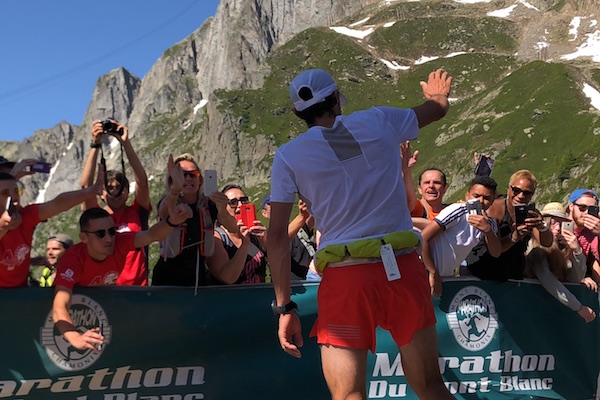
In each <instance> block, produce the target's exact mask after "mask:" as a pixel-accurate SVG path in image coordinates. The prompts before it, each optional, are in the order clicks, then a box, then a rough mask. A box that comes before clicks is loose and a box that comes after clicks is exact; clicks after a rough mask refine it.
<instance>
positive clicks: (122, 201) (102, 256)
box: [0, 121, 600, 349]
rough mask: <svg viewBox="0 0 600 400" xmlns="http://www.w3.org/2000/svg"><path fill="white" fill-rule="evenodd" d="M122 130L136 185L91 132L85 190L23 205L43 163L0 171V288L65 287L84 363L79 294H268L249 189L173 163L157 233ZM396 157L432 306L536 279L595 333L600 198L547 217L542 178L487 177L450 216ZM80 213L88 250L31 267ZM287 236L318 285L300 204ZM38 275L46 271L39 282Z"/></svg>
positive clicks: (57, 309) (553, 208) (61, 305)
mask: <svg viewBox="0 0 600 400" xmlns="http://www.w3.org/2000/svg"><path fill="white" fill-rule="evenodd" d="M111 122H112V124H113V132H111V133H110V134H111V135H112V136H113V137H114V140H117V141H118V142H119V143H120V144H121V146H122V153H123V154H125V155H126V156H127V160H128V165H129V166H130V168H131V171H132V172H133V178H134V182H131V183H130V182H129V180H128V178H127V177H126V175H125V163H124V161H123V157H122V162H121V166H122V171H117V170H108V171H106V166H105V164H106V162H105V160H104V155H103V150H102V146H103V140H104V141H105V138H106V136H105V135H107V134H109V132H107V131H106V122H101V121H95V122H94V124H93V126H92V132H91V143H90V152H89V154H88V157H87V160H86V163H85V166H84V170H83V175H82V178H81V189H79V190H75V191H71V192H65V193H62V194H60V195H59V196H57V197H56V198H55V199H53V200H50V201H47V202H44V203H41V204H30V205H22V204H20V196H21V193H22V190H21V186H20V184H19V178H21V177H23V176H26V175H30V174H33V173H35V172H33V170H32V168H31V167H32V166H33V165H35V164H36V163H37V162H38V160H33V159H26V160H22V161H19V162H11V161H9V160H7V159H6V158H4V157H0V208H3V212H2V214H1V216H0V250H1V251H2V254H3V259H2V260H0V287H2V288H9V287H25V286H40V287H55V293H56V294H55V300H54V318H55V320H56V321H57V322H58V321H61V324H62V325H61V331H64V332H65V333H66V337H67V339H68V340H69V341H71V342H72V343H73V344H74V345H75V346H76V347H78V348H82V349H83V348H88V347H89V348H91V347H93V346H95V345H96V344H97V343H98V341H99V340H100V337H99V336H98V335H99V333H98V332H93V331H91V332H90V333H89V337H84V335H81V334H77V335H73V334H71V333H69V332H70V330H71V328H72V326H71V325H72V324H71V323H70V322H69V318H68V312H67V310H68V304H69V301H70V296H71V292H72V290H73V288H74V287H75V286H76V285H84V286H97V285H141V286H144V285H148V284H150V283H151V284H152V285H155V286H193V287H196V288H198V287H199V286H207V285H222V284H253V283H269V282H270V272H269V263H268V254H267V246H266V242H267V232H268V230H267V228H268V227H266V226H265V225H263V223H262V222H261V220H260V219H258V218H257V216H256V212H255V211H254V206H253V205H252V206H251V207H250V208H248V207H246V206H248V205H250V204H251V202H250V199H249V196H247V195H246V194H245V192H244V190H243V188H242V187H240V186H238V185H233V184H230V185H227V186H225V187H224V188H223V189H222V191H220V192H214V193H205V190H203V189H204V188H203V182H204V180H203V172H202V169H201V167H200V165H198V163H197V162H196V160H195V159H194V157H193V156H192V155H191V154H187V153H185V154H182V155H180V156H177V157H173V156H170V157H169V159H168V160H167V163H166V164H167V165H166V172H165V190H164V193H163V195H162V196H161V198H160V200H159V201H158V203H157V205H156V213H157V217H158V220H159V222H158V223H157V224H155V225H154V226H152V227H149V223H148V222H149V219H150V215H151V212H152V205H151V202H150V193H149V188H148V178H147V175H146V172H145V170H144V168H143V166H142V164H141V162H140V160H139V158H138V156H137V154H136V152H135V150H134V148H133V146H132V144H131V142H130V141H129V133H128V129H127V127H126V126H124V125H122V124H120V123H119V122H117V121H111ZM399 151H400V152H401V155H402V161H403V163H402V176H403V178H404V183H405V185H406V187H407V188H408V189H407V193H406V197H407V205H408V208H409V211H410V213H411V216H412V219H413V226H414V229H415V231H417V232H420V234H421V235H422V236H421V237H422V261H423V263H424V265H425V268H426V269H427V271H428V273H429V280H430V286H431V293H432V295H434V296H437V297H439V296H440V295H441V294H442V281H443V279H444V278H446V277H457V276H465V275H468V276H471V277H476V278H479V279H483V280H495V281H506V280H509V279H511V280H521V279H523V278H537V279H539V281H540V283H541V284H542V285H543V286H544V288H545V289H546V290H548V292H549V293H550V294H551V295H552V296H553V297H555V298H556V299H557V300H558V301H560V302H561V303H562V304H564V305H565V306H567V307H569V308H570V309H572V310H573V311H575V312H576V313H578V314H579V315H580V316H581V317H582V318H583V319H584V320H585V321H586V322H590V321H592V320H593V319H594V318H595V313H594V311H593V310H592V309H591V308H590V307H588V306H586V305H583V304H581V302H580V301H579V300H578V299H577V298H576V297H575V296H573V295H572V294H571V293H570V292H569V290H568V289H567V287H566V286H565V285H564V282H570V283H582V284H584V285H585V286H587V287H588V288H589V289H590V290H595V291H597V290H598V285H599V284H600V254H599V248H598V237H599V236H600V219H599V218H598V195H597V194H596V192H595V191H594V190H592V189H587V188H583V189H577V190H575V191H573V193H572V194H571V195H570V197H569V201H568V204H566V205H563V204H561V203H560V202H552V203H549V204H547V205H546V206H545V207H544V208H543V209H542V211H539V210H538V209H537V208H536V207H535V204H534V203H533V202H532V198H533V197H534V194H535V192H536V190H537V188H538V181H537V179H536V178H535V176H534V175H533V173H532V172H531V171H528V170H520V171H516V172H515V173H514V174H512V176H511V177H510V179H509V181H508V182H507V185H506V188H505V190H502V189H501V188H502V186H500V188H498V187H497V186H498V184H497V183H496V181H494V179H492V178H491V177H485V176H484V177H481V176H476V177H474V179H473V180H472V181H471V182H470V184H469V187H468V190H467V193H466V196H465V201H460V202H458V203H455V204H447V203H446V202H444V195H445V193H446V191H447V190H448V180H447V177H446V174H445V173H444V172H443V171H442V170H441V169H439V168H436V167H430V168H427V169H425V170H424V171H423V172H422V173H421V174H420V175H419V176H418V180H417V184H416V190H415V185H414V183H413V176H412V175H413V173H412V170H413V168H414V167H415V165H417V164H418V151H414V152H413V151H412V149H411V147H410V143H409V142H406V143H403V144H402V146H401V148H400V149H399ZM99 156H100V157H101V160H100V163H98V157H99ZM94 177H95V179H94ZM411 188H412V189H411ZM131 194H133V195H132V196H130V195H131ZM130 197H131V203H130V204H128V202H129V200H130ZM101 205H102V208H101ZM76 206H81V207H82V210H83V214H82V215H81V218H80V220H79V227H80V231H79V237H78V239H79V243H77V244H74V241H73V239H72V238H71V237H69V236H68V235H66V234H64V233H56V234H54V235H52V236H51V237H49V238H48V239H47V244H46V254H45V255H44V256H38V257H31V255H30V253H31V250H32V249H31V247H32V239H33V235H34V231H35V228H36V226H37V225H38V224H40V223H41V222H43V221H46V220H48V219H49V218H51V217H53V216H56V215H58V214H60V213H62V212H64V211H67V210H69V209H71V208H73V207H76ZM270 207H271V198H270V195H269V194H266V195H265V196H264V197H263V199H262V202H261V203H260V209H259V213H260V215H262V217H263V218H264V220H266V221H267V222H268V221H269V218H270ZM248 209H250V210H251V212H252V213H254V215H253V220H250V222H248V220H244V219H242V218H241V214H243V213H245V212H246V211H247V210H248ZM523 210H524V211H523ZM523 212H524V213H525V215H524V216H522V217H520V213H523ZM248 225H249V226H248ZM288 236H289V240H290V249H291V251H290V255H291V279H292V280H293V281H306V280H308V281H318V280H320V279H321V274H320V273H319V272H317V268H316V267H315V260H314V256H315V253H316V251H317V247H318V242H319V237H320V232H319V231H318V230H317V227H316V226H315V220H314V218H313V216H312V215H311V214H310V209H309V206H308V205H307V204H306V203H305V202H304V201H303V200H299V202H298V214H297V215H295V216H294V218H292V220H291V221H290V223H289V226H288ZM152 242H159V248H160V250H159V253H160V258H159V260H158V261H157V262H156V264H155V265H154V267H153V268H152V266H150V265H149V260H148V245H149V244H150V243H152ZM35 266H40V267H41V269H38V270H37V271H38V272H37V273H35V274H31V275H30V268H31V267H35ZM151 270H152V273H150V271H151Z"/></svg>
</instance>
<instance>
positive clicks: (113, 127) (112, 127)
mask: <svg viewBox="0 0 600 400" xmlns="http://www.w3.org/2000/svg"><path fill="white" fill-rule="evenodd" d="M117 127H118V125H117V124H115V123H114V122H112V121H111V120H110V119H106V120H104V121H102V129H103V130H104V132H106V133H117V134H119V135H123V130H122V129H119V130H117Z"/></svg>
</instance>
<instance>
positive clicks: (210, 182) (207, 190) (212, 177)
mask: <svg viewBox="0 0 600 400" xmlns="http://www.w3.org/2000/svg"><path fill="white" fill-rule="evenodd" d="M218 191H219V189H217V171H216V170H214V169H206V170H204V195H205V196H209V195H210V194H212V193H214V192H218Z"/></svg>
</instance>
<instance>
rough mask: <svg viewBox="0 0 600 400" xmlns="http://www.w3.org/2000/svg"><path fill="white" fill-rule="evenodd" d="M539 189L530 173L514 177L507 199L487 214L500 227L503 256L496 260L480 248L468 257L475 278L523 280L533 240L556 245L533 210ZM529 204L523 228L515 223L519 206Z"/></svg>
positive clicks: (501, 199) (502, 199)
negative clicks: (530, 240) (528, 248)
mask: <svg viewBox="0 0 600 400" xmlns="http://www.w3.org/2000/svg"><path fill="white" fill-rule="evenodd" d="M536 189H537V179H536V178H535V176H534V175H533V174H532V173H531V171H528V170H526V169H523V170H519V171H517V172H515V173H514V174H512V176H511V177H510V179H509V184H508V190H507V196H506V198H504V197H498V198H496V200H494V203H493V204H492V206H490V208H489V209H488V211H487V214H488V215H489V216H490V217H492V218H494V219H495V220H496V223H497V224H498V232H499V234H498V236H499V237H500V241H501V242H502V254H500V256H499V257H498V258H495V257H493V256H492V255H491V254H490V253H489V252H488V251H487V248H486V247H485V245H484V244H479V245H478V246H476V247H475V248H474V249H473V250H472V251H471V253H470V254H469V256H468V257H467V268H468V269H469V271H471V273H472V274H473V275H475V276H476V277H478V278H480V279H484V280H495V281H506V280H508V279H517V280H520V279H523V271H524V270H525V250H526V249H527V243H528V241H529V239H530V238H531V237H532V236H533V237H535V239H536V240H537V241H538V242H539V243H540V245H542V246H544V247H548V246H551V245H552V232H550V231H549V230H548V226H547V225H546V224H545V223H544V220H543V219H542V215H541V214H540V212H539V211H538V210H537V209H535V208H534V207H532V205H533V204H531V200H532V198H533V195H534V194H535V190H536ZM520 204H525V205H527V206H528V208H527V218H526V219H525V223H524V224H521V225H519V226H517V225H516V223H515V206H516V205H520Z"/></svg>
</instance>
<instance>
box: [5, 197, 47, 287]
mask: <svg viewBox="0 0 600 400" xmlns="http://www.w3.org/2000/svg"><path fill="white" fill-rule="evenodd" d="M39 207H40V206H39V204H32V205H30V206H27V207H24V208H20V209H19V214H21V218H22V222H21V225H20V226H19V227H18V228H17V229H14V230H12V231H8V232H6V234H5V235H4V236H3V237H2V239H0V252H1V253H0V257H1V258H0V287H4V288H9V287H24V286H27V277H28V276H29V264H30V261H31V255H30V253H31V242H32V240H33V232H34V231H35V227H36V226H37V224H39V223H40V217H39V215H40V214H39Z"/></svg>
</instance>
